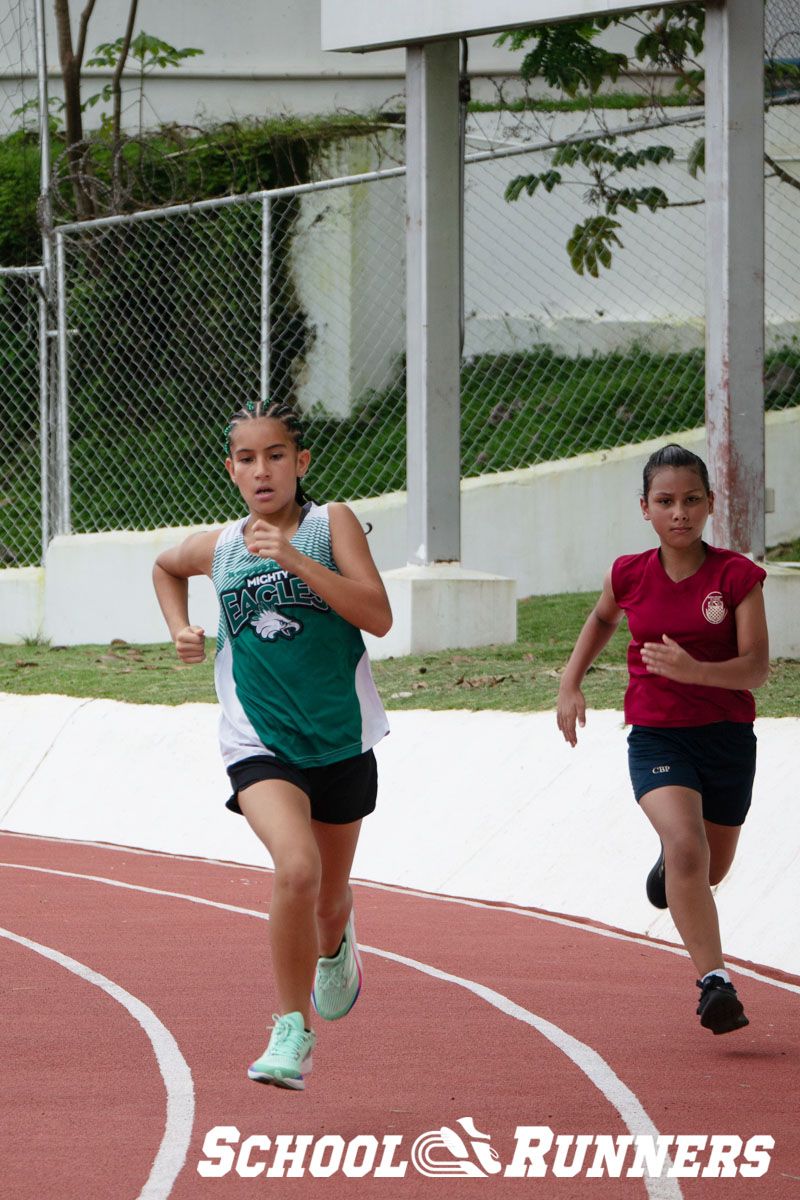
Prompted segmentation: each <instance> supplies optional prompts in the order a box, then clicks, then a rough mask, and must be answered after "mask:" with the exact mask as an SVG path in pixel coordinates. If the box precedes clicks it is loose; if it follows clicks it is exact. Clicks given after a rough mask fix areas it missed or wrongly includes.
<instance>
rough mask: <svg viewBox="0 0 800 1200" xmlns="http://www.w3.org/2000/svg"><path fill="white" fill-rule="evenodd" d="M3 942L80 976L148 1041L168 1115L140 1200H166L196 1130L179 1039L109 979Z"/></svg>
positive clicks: (50, 954)
mask: <svg viewBox="0 0 800 1200" xmlns="http://www.w3.org/2000/svg"><path fill="white" fill-rule="evenodd" d="M0 937H4V938H7V939H8V940H9V941H12V942H18V943H19V945H20V946H24V947H25V948H26V949H27V950H33V951H34V952H35V953H36V954H41V955H42V956H43V957H44V958H49V959H51V960H52V961H53V962H54V963H57V964H58V965H59V966H60V967H64V968H65V969H66V970H67V971H71V972H72V973H73V975H77V976H78V977H79V978H80V979H83V980H84V981H85V982H86V983H91V984H92V985H93V986H94V987H99V988H101V989H102V990H103V991H104V992H106V993H107V994H108V995H109V996H111V998H112V999H113V1000H116V1001H117V1003H118V1004H121V1005H122V1006H123V1008H126V1009H127V1010H128V1012H129V1013H130V1014H131V1016H132V1017H133V1018H134V1020H136V1021H138V1022H139V1024H140V1025H141V1027H142V1029H143V1030H144V1031H145V1033H146V1034H147V1036H148V1037H149V1039H150V1043H151V1045H152V1047H153V1051H154V1052H155V1056H156V1061H157V1062H158V1066H159V1070H160V1071H161V1078H162V1079H163V1080H164V1087H165V1089H166V1092H167V1114H166V1120H165V1123H164V1136H163V1137H162V1139H161V1145H160V1146H159V1148H158V1153H157V1154H156V1156H155V1158H154V1160H153V1166H152V1168H151V1170H150V1175H149V1176H148V1179H147V1182H146V1183H145V1185H144V1187H143V1188H142V1190H141V1192H140V1193H139V1196H138V1198H137V1200H166V1197H167V1196H169V1194H170V1192H171V1191H172V1186H173V1184H174V1183H175V1180H176V1179H177V1177H178V1175H179V1174H180V1172H181V1170H182V1169H183V1165H184V1163H185V1162H186V1155H187V1154H188V1152H189V1142H190V1139H191V1136H192V1127H193V1125H194V1084H193V1082H192V1073H191V1071H190V1070H189V1066H188V1063H187V1062H186V1060H185V1058H184V1057H183V1055H182V1054H181V1052H180V1050H179V1049H178V1043H177V1042H176V1041H175V1038H174V1037H173V1036H172V1034H171V1033H170V1032H169V1030H168V1029H167V1028H166V1026H164V1025H162V1023H161V1022H160V1021H159V1019H158V1017H157V1016H156V1015H155V1013H154V1012H152V1010H151V1009H149V1008H148V1007H147V1005H146V1004H143V1003H142V1002H141V1000H137V999H136V997H135V996H132V995H131V994H130V992H126V991H125V989H124V988H121V987H120V986H119V984H116V983H114V982H113V980H111V979H107V978H106V977H105V975H100V974H98V973H97V971H93V970H92V969H91V967H87V966H86V965H85V964H84V963H81V962H78V961H77V960H76V959H74V958H69V957H68V956H67V955H66V954H62V953H61V952H60V951H59V950H53V949H51V947H49V946H42V945H41V944H40V943H39V942H32V941H31V940H30V939H29V938H26V937H20V935H19V934H17V933H12V932H11V930H9V929H0Z"/></svg>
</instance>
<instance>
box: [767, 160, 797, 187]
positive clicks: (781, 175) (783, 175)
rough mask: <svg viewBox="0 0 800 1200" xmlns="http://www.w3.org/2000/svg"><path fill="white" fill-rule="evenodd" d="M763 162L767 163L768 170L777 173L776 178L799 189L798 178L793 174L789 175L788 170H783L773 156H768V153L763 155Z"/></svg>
mask: <svg viewBox="0 0 800 1200" xmlns="http://www.w3.org/2000/svg"><path fill="white" fill-rule="evenodd" d="M764 162H765V163H766V164H767V166H768V167H769V168H770V170H771V171H772V172H773V173H774V174H775V175H777V177H778V179H780V180H781V182H782V183H788V184H789V186H790V187H793V188H797V189H798V191H800V179H797V178H796V177H795V176H794V175H790V174H789V172H788V171H785V170H784V169H783V167H781V166H780V165H779V164H778V163H776V162H775V159H774V158H771V157H770V156H769V154H765V155H764Z"/></svg>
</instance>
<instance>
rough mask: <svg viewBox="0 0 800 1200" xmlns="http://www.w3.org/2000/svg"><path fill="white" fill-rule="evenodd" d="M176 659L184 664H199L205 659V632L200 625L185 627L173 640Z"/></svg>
mask: <svg viewBox="0 0 800 1200" xmlns="http://www.w3.org/2000/svg"><path fill="white" fill-rule="evenodd" d="M175 649H176V650H177V652H178V658H179V659H180V660H181V662H185V663H201V662H204V661H205V657H206V631H205V630H204V629H203V628H202V626H201V625H187V626H186V627H185V628H184V629H181V630H180V632H179V633H178V635H177V637H176V638H175Z"/></svg>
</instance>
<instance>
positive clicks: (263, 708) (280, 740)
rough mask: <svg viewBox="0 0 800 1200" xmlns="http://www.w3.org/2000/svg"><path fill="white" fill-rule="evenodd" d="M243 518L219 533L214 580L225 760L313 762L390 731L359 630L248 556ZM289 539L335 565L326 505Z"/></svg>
mask: <svg viewBox="0 0 800 1200" xmlns="http://www.w3.org/2000/svg"><path fill="white" fill-rule="evenodd" d="M246 522H247V517H243V518H242V519H241V520H239V521H236V522H235V523H234V524H233V525H228V526H226V528H225V529H223V530H222V533H221V534H220V536H219V539H218V541H217V545H216V548H215V550H214V564H213V569H212V579H213V582H214V586H215V588H216V590H217V596H218V598H219V604H220V623H219V633H218V637H217V657H216V662H215V666H214V682H215V685H216V689H217V696H218V697H219V702H220V705H221V706H222V713H221V715H220V722H219V737H220V748H221V750H222V757H223V759H224V762H225V766H226V767H229V766H230V765H231V764H232V763H235V762H240V761H241V760H242V759H244V758H251V757H253V755H257V754H271V755H275V756H277V757H278V758H281V759H283V760H284V761H286V762H291V763H294V764H295V765H296V766H299V767H319V766H326V765H327V764H328V763H333V762H339V761H340V760H341V759H343V758H351V757H352V756H353V755H355V754H361V753H363V752H364V751H365V750H369V749H370V748H371V747H372V746H374V745H375V743H376V742H378V741H380V739H381V738H382V737H383V736H384V735H385V734H386V733H388V731H389V726H388V722H387V720H386V713H385V712H384V710H383V705H382V704H381V701H380V697H379V696H378V692H377V690H376V688H375V684H374V682H373V679H372V671H371V670H370V665H369V657H368V655H367V651H366V649H365V647H364V640H363V638H362V636H361V631H360V630H359V629H356V627H355V626H354V625H351V624H350V622H349V621H345V620H344V619H343V618H342V617H340V616H339V615H338V613H335V612H334V611H333V609H331V608H330V607H329V606H328V605H327V604H326V603H325V601H324V600H322V599H320V597H319V596H317V594H316V593H315V592H313V591H312V590H311V588H310V587H309V586H308V585H307V584H306V583H304V582H303V581H302V579H299V578H298V577H297V576H296V575H292V574H291V573H290V572H289V571H285V570H284V569H283V567H279V566H278V564H277V563H276V562H274V561H272V560H271V559H264V558H258V557H257V556H256V555H253V554H250V552H249V551H248V549H247V547H246V545H245V543H244V539H243V537H242V531H243V529H244V526H245V524H246ZM292 545H293V546H296V547H297V549H298V550H300V551H301V552H302V553H303V554H307V555H308V556H309V557H310V558H314V559H316V560H317V562H320V563H322V564H323V566H326V567H329V568H330V569H331V570H333V571H335V570H337V567H336V563H335V562H334V560H333V555H332V553H331V535H330V525H329V521H328V506H327V505H322V506H318V505H315V504H310V505H307V506H306V507H305V509H304V510H303V519H302V520H301V523H300V527H299V528H298V530H297V533H296V534H295V535H294V537H293V538H292Z"/></svg>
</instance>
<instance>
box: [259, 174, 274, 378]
mask: <svg viewBox="0 0 800 1200" xmlns="http://www.w3.org/2000/svg"><path fill="white" fill-rule="evenodd" d="M271 256H272V234H271V230H270V202H269V196H264V198H263V199H262V201H261V335H260V347H261V399H262V400H266V399H267V398H268V396H269V392H270V383H269V375H270V282H271V281H270V258H271Z"/></svg>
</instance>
